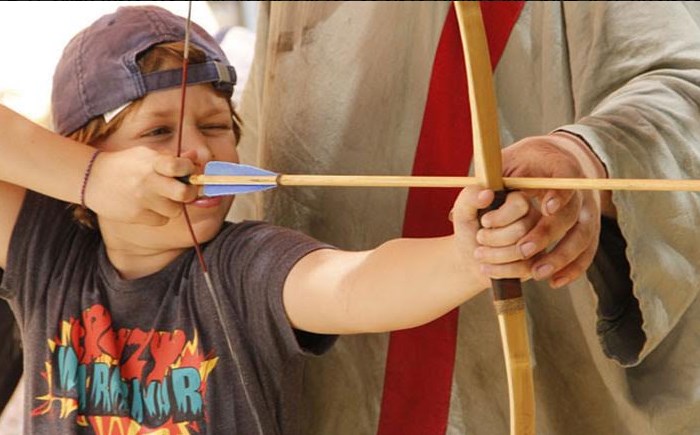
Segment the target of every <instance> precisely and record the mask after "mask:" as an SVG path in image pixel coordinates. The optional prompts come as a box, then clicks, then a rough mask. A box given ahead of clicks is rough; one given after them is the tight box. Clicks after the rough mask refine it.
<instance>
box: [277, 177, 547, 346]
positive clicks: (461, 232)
mask: <svg viewBox="0 0 700 435" xmlns="http://www.w3.org/2000/svg"><path fill="white" fill-rule="evenodd" d="M486 192H488V193H486ZM485 193H486V194H485ZM510 197H520V198H521V200H520V201H506V205H505V206H504V207H505V208H506V209H509V210H510V212H508V211H505V209H504V208H503V207H502V208H501V209H499V211H498V212H490V214H491V216H490V217H491V218H494V217H499V215H500V218H503V217H504V216H510V218H507V219H506V220H505V222H503V224H504V227H503V228H501V229H500V230H498V232H496V231H497V230H496V229H491V231H492V236H493V237H495V238H497V239H499V240H500V241H501V243H500V245H502V246H501V247H500V249H501V252H502V253H503V255H502V256H501V259H500V260H499V261H502V262H503V263H506V264H507V266H506V265H505V264H504V265H503V267H507V268H508V269H509V272H508V273H509V274H510V276H513V277H518V278H522V279H525V278H527V277H528V276H527V275H526V274H528V273H529V269H530V267H529V266H530V265H529V260H522V257H521V256H520V254H519V252H518V249H517V245H516V242H517V240H519V238H520V237H522V235H523V234H525V232H527V231H528V230H529V229H530V228H531V227H532V226H533V225H534V224H535V222H536V220H537V219H536V218H537V216H533V215H531V214H530V211H531V208H529V207H528V206H527V202H526V200H525V199H524V195H522V194H521V193H517V194H514V193H511V194H510V196H509V198H510ZM492 199H493V193H492V192H490V191H481V192H479V191H478V190H477V189H474V188H468V189H465V190H464V191H463V192H462V194H461V195H460V197H459V198H458V200H457V202H456V203H455V208H454V209H453V213H452V220H453V224H454V230H455V234H454V235H452V236H448V237H441V238H430V239H397V240H392V241H389V242H387V243H384V244H382V245H381V246H379V247H378V248H376V249H374V250H371V251H363V252H344V251H336V250H319V251H315V252H312V253H311V254H309V255H307V256H306V257H304V258H302V259H301V260H300V261H299V262H298V263H297V264H296V265H295V266H294V268H293V269H292V271H291V272H290V274H289V276H288V277H287V280H286V282H285V287H284V306H285V310H286V312H287V315H288V317H289V319H290V322H291V324H292V326H294V327H295V328H297V329H302V330H306V331H309V332H317V333H335V334H338V333H340V334H349V333H360V332H379V331H389V330H396V329H404V328H410V327H414V326H418V325H421V324H423V323H426V322H429V321H431V320H433V319H435V318H437V317H439V316H441V315H443V314H445V313H446V312H448V311H449V310H451V309H453V308H454V307H456V306H458V305H460V304H461V303H463V302H464V301H466V300H468V299H470V298H472V297H473V296H475V295H477V294H478V293H479V292H481V291H482V290H484V289H486V288H488V287H489V286H490V280H489V277H488V276H487V275H486V274H483V273H481V272H480V264H479V263H478V262H477V261H476V260H475V259H474V255H473V254H474V251H475V249H476V247H477V242H476V233H477V231H478V221H477V216H476V212H477V209H479V208H485V207H486V206H487V205H488V204H489V203H490V202H491V200H492ZM523 202H524V203H525V204H526V205H525V206H523ZM487 216H489V215H488V214H487V215H486V216H484V219H487ZM446 218H447V217H446ZM491 220H492V221H493V220H498V219H491Z"/></svg>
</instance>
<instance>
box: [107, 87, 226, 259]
mask: <svg viewBox="0 0 700 435" xmlns="http://www.w3.org/2000/svg"><path fill="white" fill-rule="evenodd" d="M180 99H181V91H180V89H179V88H175V89H168V90H163V91H157V92H153V93H151V94H148V95H146V96H145V97H144V99H143V101H142V104H140V105H138V106H136V107H135V108H134V109H133V110H131V111H130V112H129V113H127V114H126V115H125V118H124V120H123V122H122V124H121V126H120V127H119V128H118V129H117V130H116V131H115V132H114V133H112V134H111V135H110V136H109V137H107V138H106V139H105V140H103V141H102V142H101V143H100V144H98V147H99V148H100V149H102V150H105V151H119V150H124V149H127V148H132V147H137V146H142V147H148V148H151V149H153V150H156V151H158V152H161V153H163V154H168V155H175V154H176V152H177V132H178V123H179V117H180ZM231 115H232V114H231V109H230V107H229V104H228V102H227V101H226V99H225V98H224V97H222V96H221V95H219V94H218V93H217V92H216V91H215V90H214V88H213V87H212V86H211V84H206V83H205V84H200V85H194V86H189V87H188V88H187V95H186V103H185V114H184V119H183V129H182V154H183V156H186V157H189V158H191V159H192V160H193V161H194V163H195V165H196V166H197V172H199V173H201V172H203V170H204V165H205V164H206V163H207V162H209V161H211V160H219V161H227V162H235V163H237V162H238V153H237V152H236V139H235V135H234V133H233V120H232V117H231ZM232 202H233V197H217V198H205V197H203V198H199V199H197V200H196V201H194V202H192V203H190V204H188V205H187V210H188V212H189V215H190V219H191V221H192V225H193V227H194V230H195V233H196V235H197V238H198V240H199V241H200V242H205V241H208V240H211V239H212V238H213V237H214V236H215V235H216V234H217V232H218V231H219V229H220V228H221V225H222V223H223V221H224V219H225V217H226V214H227V213H228V210H229V208H230V207H231V203H232ZM100 228H101V230H102V232H103V234H104V233H105V231H117V232H118V234H114V235H117V236H118V237H119V238H121V239H123V238H124V237H125V236H126V237H128V238H129V239H134V238H136V240H138V241H139V242H140V243H143V242H145V243H146V244H147V245H149V246H150V247H153V248H161V247H162V248H173V247H185V246H191V245H192V240H191V238H190V235H189V232H188V231H187V230H186V226H185V223H184V217H183V216H182V215H181V216H180V217H178V218H175V219H172V220H170V222H169V223H168V224H166V225H164V226H162V227H148V226H142V225H126V224H121V223H117V222H103V221H102V220H100Z"/></svg>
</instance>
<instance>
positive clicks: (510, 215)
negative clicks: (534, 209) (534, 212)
mask: <svg viewBox="0 0 700 435" xmlns="http://www.w3.org/2000/svg"><path fill="white" fill-rule="evenodd" d="M529 210H530V201H529V200H528V198H527V196H526V195H525V194H524V193H523V192H510V193H509V194H508V196H506V201H505V203H504V204H503V205H502V206H501V207H499V208H498V209H496V210H492V211H490V212H488V213H486V214H484V215H483V216H482V217H481V225H482V226H483V227H484V228H496V227H504V226H506V225H509V224H511V223H513V222H515V221H517V220H518V219H520V218H522V217H523V216H525V215H526V214H527V213H528V211H529Z"/></svg>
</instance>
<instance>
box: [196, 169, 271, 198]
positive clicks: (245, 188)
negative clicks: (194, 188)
mask: <svg viewBox="0 0 700 435" xmlns="http://www.w3.org/2000/svg"><path fill="white" fill-rule="evenodd" d="M204 175H244V176H273V177H276V176H277V174H276V173H275V172H271V171H266V170H265V169H260V168H256V167H255V166H249V165H241V164H238V163H229V162H209V163H207V165H206V166H205V167H204ZM275 187H277V183H271V184H257V185H241V184H224V185H215V184H205V185H204V195H205V196H209V197H213V196H225V195H239V194H243V193H251V192H261V191H263V190H269V189H272V188H275Z"/></svg>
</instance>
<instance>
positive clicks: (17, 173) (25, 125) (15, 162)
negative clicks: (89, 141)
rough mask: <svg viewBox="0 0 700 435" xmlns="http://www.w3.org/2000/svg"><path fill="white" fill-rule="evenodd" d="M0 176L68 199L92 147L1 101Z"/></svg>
mask: <svg viewBox="0 0 700 435" xmlns="http://www.w3.org/2000/svg"><path fill="white" fill-rule="evenodd" d="M0 125H2V126H3V132H2V135H0V155H2V156H3V158H2V159H0V180H1V181H5V182H7V183H10V184H14V185H17V186H21V187H24V188H27V189H31V190H34V191H37V192H41V193H43V194H46V195H48V196H52V197H54V198H57V199H61V200H64V201H68V202H73V203H78V202H80V186H81V185H82V177H83V174H84V171H85V168H86V167H87V165H88V162H89V161H90V158H91V157H92V153H93V150H92V149H91V148H90V147H89V146H87V145H82V144H80V143H77V142H75V141H73V140H71V139H68V138H64V137H61V136H59V135H58V134H56V133H53V132H51V131H49V130H47V129H45V128H43V127H41V126H39V125H37V124H35V123H33V122H31V121H29V120H28V119H26V118H24V117H22V116H21V115H19V114H17V113H15V112H13V111H12V110H10V109H8V108H7V107H5V106H2V105H0Z"/></svg>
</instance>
